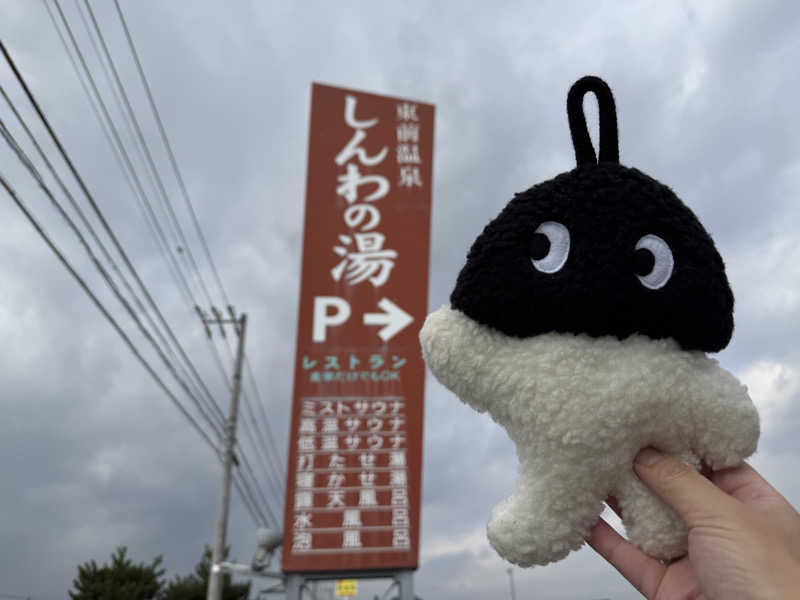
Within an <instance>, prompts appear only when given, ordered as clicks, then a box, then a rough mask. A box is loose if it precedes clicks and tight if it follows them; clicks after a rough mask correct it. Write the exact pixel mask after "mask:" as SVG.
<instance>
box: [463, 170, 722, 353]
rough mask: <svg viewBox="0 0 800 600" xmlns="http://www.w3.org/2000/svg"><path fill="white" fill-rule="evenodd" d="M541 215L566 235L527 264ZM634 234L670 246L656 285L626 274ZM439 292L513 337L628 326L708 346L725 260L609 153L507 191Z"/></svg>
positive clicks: (672, 199) (716, 334)
mask: <svg viewBox="0 0 800 600" xmlns="http://www.w3.org/2000/svg"><path fill="white" fill-rule="evenodd" d="M546 221H555V222H557V223H560V224H561V225H563V226H564V227H565V228H566V230H567V231H568V232H569V236H570V238H571V244H570V248H569V254H568V256H567V258H566V263H565V264H564V265H563V268H561V269H560V270H558V272H555V273H541V272H538V271H537V270H536V269H534V268H533V267H532V266H531V255H532V253H533V252H536V251H537V250H539V249H538V248H536V247H533V248H532V247H531V246H532V243H533V242H536V241H537V240H536V236H535V235H534V231H535V230H536V228H537V226H538V225H540V224H541V223H543V222H546ZM646 235H656V236H659V237H660V238H663V239H664V240H665V241H666V243H667V244H668V245H669V247H670V249H671V251H672V254H673V256H674V272H673V273H672V276H671V277H670V278H669V281H668V282H667V283H666V285H664V287H663V288H661V289H658V290H652V289H648V288H647V287H645V286H644V285H642V284H641V283H640V281H639V280H638V279H637V277H636V271H637V266H638V265H637V261H636V259H637V255H636V244H637V241H638V240H640V239H641V238H642V237H643V236H646ZM545 244H546V242H545ZM545 250H546V247H545ZM450 302H451V304H452V306H453V307H454V308H458V309H459V310H461V311H463V312H464V313H466V314H467V315H469V316H470V317H471V318H472V319H473V320H475V321H478V322H479V323H483V324H484V325H488V326H490V327H493V328H495V329H498V330H500V331H502V332H503V333H506V334H508V335H513V336H517V337H527V336H531V335H537V334H540V333H546V332H550V331H555V332H558V333H587V334H589V335H592V336H603V335H613V336H617V337H619V338H620V339H622V338H625V337H627V336H629V335H631V334H634V333H640V334H643V335H647V336H649V337H651V338H667V337H669V338H672V339H674V340H676V341H677V342H678V343H679V344H680V345H681V346H682V347H683V348H685V349H688V350H704V351H706V352H717V351H719V350H721V349H722V348H724V347H725V346H726V345H727V344H728V341H729V340H730V338H731V334H732V332H733V294H732V293H731V289H730V286H729V285H728V279H727V277H726V276H725V266H724V264H723V262H722V258H721V257H720V255H719V253H718V252H717V249H716V248H715V246H714V242H713V241H712V240H711V237H710V236H709V235H708V233H707V232H706V231H705V229H704V228H703V226H702V225H701V224H700V221H698V219H697V217H695V215H694V214H693V213H692V211H691V210H689V208H687V207H686V205H685V204H683V202H681V201H680V199H679V198H678V197H677V196H676V195H675V194H674V193H673V191H672V190H670V189H669V188H668V187H667V186H665V185H663V184H662V183H660V182H658V181H656V180H655V179H653V178H652V177H649V176H648V175H645V174H644V173H642V172H641V171H638V170H636V169H632V168H629V167H625V166H622V165H620V164H612V163H603V164H594V165H585V166H581V167H578V168H576V169H573V170H572V171H569V172H568V173H562V174H561V175H558V176H557V177H555V178H553V179H551V180H549V181H545V182H543V183H540V184H538V185H535V186H533V187H531V188H530V189H528V190H526V191H524V192H522V193H519V194H517V195H516V196H515V197H514V198H513V199H512V200H511V201H510V202H509V203H508V205H507V206H506V207H505V208H504V209H503V211H502V212H501V213H500V215H499V216H498V217H497V218H495V219H494V220H493V221H492V222H491V223H489V224H488V225H487V226H486V228H485V229H484V230H483V232H482V233H481V234H480V235H479V236H478V238H477V239H476V240H475V243H474V244H473V245H472V249H471V250H470V251H469V255H468V256H467V263H466V265H464V268H463V269H462V270H461V273H460V274H459V276H458V281H457V282H456V286H455V289H454V290H453V293H452V295H451V297H450Z"/></svg>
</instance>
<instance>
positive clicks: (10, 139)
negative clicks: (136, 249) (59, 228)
mask: <svg viewBox="0 0 800 600" xmlns="http://www.w3.org/2000/svg"><path fill="white" fill-rule="evenodd" d="M0 43H1V42H0ZM0 135H2V137H3V138H4V139H5V140H6V143H8V145H9V147H11V149H12V150H14V152H15V153H16V154H17V157H18V158H19V160H20V162H22V164H23V165H24V166H25V167H26V168H27V169H28V171H29V172H30V174H31V176H32V177H33V178H34V180H35V181H36V182H37V183H38V184H39V187H40V188H41V189H42V191H44V193H45V195H46V196H47V197H48V199H49V200H50V202H51V203H52V204H53V206H55V208H56V210H57V211H58V213H59V214H60V215H61V217H62V218H63V219H64V220H65V221H66V222H67V225H68V226H69V227H70V229H71V230H72V231H73V233H74V234H75V235H76V237H77V238H78V241H79V242H80V244H81V246H83V248H84V250H86V252H87V254H88V255H89V258H90V259H91V260H92V262H93V263H94V265H95V267H96V268H97V270H98V271H99V272H100V275H101V276H102V277H103V279H104V280H105V281H106V283H107V284H108V286H109V288H111V291H112V292H113V293H114V295H115V296H116V298H117V299H118V300H119V301H120V302H121V303H122V305H123V307H124V308H125V310H126V311H127V312H128V314H129V315H130V317H131V318H132V319H133V320H134V322H135V323H136V325H137V327H138V328H139V330H140V332H141V333H142V335H144V336H145V338H146V339H147V341H148V342H150V344H151V345H152V346H153V348H154V349H155V350H156V352H157V353H158V355H159V357H160V358H161V360H162V362H164V364H165V365H166V367H167V369H168V370H169V371H170V373H171V374H172V376H173V377H174V378H175V380H176V381H177V382H178V384H179V385H181V387H182V388H183V389H184V391H185V392H186V394H187V395H188V396H189V397H190V399H191V400H192V401H193V402H194V403H195V406H196V407H197V409H198V411H199V412H200V414H201V415H203V417H204V418H205V419H206V421H207V422H210V421H209V418H208V415H207V414H206V412H205V410H203V408H202V406H201V405H200V404H199V403H198V402H197V399H196V398H194V396H192V394H191V393H190V391H189V389H188V388H187V387H186V383H185V382H184V381H183V380H182V379H181V378H180V377H179V376H178V373H177V372H176V371H175V367H174V365H173V364H172V363H171V362H170V361H169V359H168V358H167V357H166V355H165V354H164V352H163V350H162V349H161V347H160V346H159V345H158V343H157V342H156V341H155V340H154V339H153V337H152V336H151V335H150V332H149V331H148V330H147V328H146V327H144V325H143V324H142V322H141V321H140V320H139V318H138V317H137V316H136V312H135V311H134V310H133V308H132V307H131V305H130V304H129V303H128V301H127V300H126V299H125V298H124V297H123V296H122V294H121V293H120V291H119V288H118V287H117V285H116V284H115V283H114V281H113V280H112V279H111V277H110V275H109V274H108V271H106V269H105V267H103V265H102V264H101V263H100V261H99V260H98V258H97V256H96V255H95V254H94V252H93V251H92V249H91V247H90V246H89V244H88V242H87V241H86V238H85V237H84V236H83V234H82V233H81V232H80V230H79V229H78V227H77V226H76V225H75V222H74V221H73V220H72V218H71V217H70V216H69V215H68V214H67V213H66V211H65V210H64V207H63V206H61V204H60V203H59V202H58V200H57V199H56V198H55V196H54V195H53V193H52V192H51V191H50V188H48V187H47V184H46V183H45V182H44V179H42V176H41V174H40V173H39V172H38V170H37V169H36V166H35V165H34V164H33V163H32V162H31V160H30V158H28V156H27V155H26V154H25V151H24V150H23V149H22V148H21V147H20V146H19V144H18V143H17V141H16V140H15V139H14V136H13V135H12V134H11V132H10V131H8V129H7V128H6V126H5V123H4V122H3V120H2V119H0ZM4 187H7V186H4ZM115 323H116V322H115ZM165 389H166V388H165ZM175 401H176V402H177V398H175ZM178 405H179V406H180V408H181V409H182V412H183V413H184V415H185V416H187V417H190V415H189V412H188V411H186V410H185V408H184V407H183V405H182V404H180V403H179V402H178ZM191 420H192V423H193V424H194V425H197V422H196V421H194V419H193V418H192V419H191ZM197 427H198V429H199V425H197ZM212 429H213V427H212ZM203 435H204V437H205V438H206V439H207V440H208V442H209V443H211V447H212V448H214V449H215V450H216V445H215V444H214V443H213V442H211V439H210V438H208V436H207V434H206V433H205V432H203Z"/></svg>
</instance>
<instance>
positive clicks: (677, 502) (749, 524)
mask: <svg viewBox="0 0 800 600" xmlns="http://www.w3.org/2000/svg"><path fill="white" fill-rule="evenodd" d="M634 471H635V472H636V474H637V475H638V476H639V478H640V479H641V480H642V482H643V483H644V484H645V485H647V487H649V488H650V489H651V490H652V491H653V492H654V493H655V494H656V495H658V496H659V497H660V498H661V499H662V500H663V501H664V502H666V503H667V504H668V505H670V506H671V507H672V508H674V509H675V511H677V513H678V514H679V515H680V516H681V518H682V519H683V520H684V521H685V523H686V525H687V526H688V528H689V553H688V555H687V556H685V557H683V558H681V559H678V560H674V561H671V562H670V563H668V564H665V563H662V562H661V561H658V560H656V559H654V558H651V557H649V556H647V555H646V554H644V553H643V552H642V551H641V550H639V549H638V548H637V547H636V546H634V545H633V544H631V543H630V542H628V541H627V540H625V538H623V537H622V536H621V535H619V534H618V533H617V532H616V531H614V529H612V528H611V526H610V525H608V523H606V522H605V521H604V520H603V519H600V521H599V522H598V523H597V524H596V525H595V526H594V527H593V528H592V531H591V535H590V538H589V540H588V542H589V545H590V546H591V547H592V548H594V549H595V550H596V551H597V552H598V554H600V555H601V556H602V557H603V558H605V559H606V560H607V561H608V562H609V563H611V565H612V566H614V568H616V569H617V570H618V571H619V572H620V573H621V574H622V576H623V577H625V578H626V579H627V580H628V581H630V582H631V584H633V585H634V586H635V587H636V589H637V590H639V591H640V592H641V593H642V595H644V596H645V597H646V598H649V599H651V600H678V599H681V600H683V599H686V598H703V599H706V600H717V599H720V600H722V599H724V600H736V599H755V598H758V599H761V598H764V599H767V598H769V599H772V598H775V599H779V598H780V599H787V598H800V515H798V513H797V511H795V509H794V508H792V506H791V505H790V504H789V503H788V502H787V501H786V500H785V499H784V498H783V496H781V495H780V494H779V493H778V492H777V491H776V490H775V489H774V488H773V487H772V486H771V485H769V484H768V483H767V482H766V481H765V480H764V479H763V478H762V477H761V476H760V475H759V474H758V473H756V471H755V470H754V469H753V468H752V467H750V466H749V465H747V464H743V465H741V466H739V467H735V468H732V469H725V470H722V471H717V472H715V473H713V474H712V475H711V480H710V481H709V480H708V479H706V478H705V477H703V476H702V475H701V474H699V473H697V472H696V471H695V470H694V469H692V468H691V467H689V466H688V465H685V464H684V463H682V462H680V461H678V460H676V459H674V458H672V457H670V456H663V455H661V454H660V453H658V452H656V451H655V450H652V449H650V448H646V449H645V450H642V451H641V452H640V453H639V454H638V456H637V457H636V462H635V464H634ZM611 504H612V505H613V502H612V503H611Z"/></svg>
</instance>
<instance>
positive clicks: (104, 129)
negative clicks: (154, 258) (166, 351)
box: [43, 0, 192, 305]
mask: <svg viewBox="0 0 800 600" xmlns="http://www.w3.org/2000/svg"><path fill="white" fill-rule="evenodd" d="M43 1H44V7H45V9H47V15H48V16H49V17H50V22H51V23H52V24H53V29H55V30H56V33H57V34H58V39H59V40H61V45H62V46H63V48H64V53H65V54H66V55H67V57H68V58H69V61H70V63H71V64H72V68H73V70H74V71H75V75H76V76H77V78H78V82H80V84H81V88H82V89H83V93H84V94H85V95H86V98H87V99H88V100H89V106H90V107H91V109H92V112H93V113H94V116H95V118H96V119H97V122H98V123H99V124H100V130H101V131H102V132H103V137H105V139H106V142H107V143H108V145H109V146H110V147H111V150H112V152H111V153H112V155H113V156H114V160H115V161H116V163H117V166H118V167H119V169H120V171H121V172H122V174H123V175H124V177H125V182H126V183H127V184H128V188H129V189H130V190H131V193H132V194H133V196H134V198H135V199H136V203H137V206H138V208H139V210H140V211H141V215H142V219H143V220H144V223H145V225H146V226H147V229H148V231H149V232H150V236H151V237H152V238H153V240H154V241H155V243H156V247H157V248H158V250H159V252H160V253H161V258H162V259H163V260H164V263H165V264H166V265H167V270H168V271H169V273H170V275H171V276H172V279H173V280H174V281H175V283H176V286H177V288H178V290H179V291H180V292H181V293H182V294H183V295H184V298H185V299H186V301H187V302H188V303H189V304H190V305H191V304H192V298H191V296H190V295H189V294H188V292H187V291H186V290H185V289H184V287H183V286H182V285H181V282H180V278H179V275H178V274H177V273H176V272H175V267H174V266H173V264H172V262H170V260H169V256H168V255H167V252H168V250H169V249H168V248H165V247H164V244H163V243H162V241H161V239H160V238H159V237H158V232H157V231H156V226H155V225H154V224H153V223H152V222H151V219H150V215H149V214H148V212H147V209H146V208H145V201H144V200H143V199H142V198H141V197H140V196H139V193H138V191H137V189H136V186H135V184H134V181H133V178H132V177H131V174H130V173H129V172H128V169H126V168H125V165H124V163H123V159H122V154H121V152H120V150H119V148H117V146H116V144H115V143H114V140H113V139H112V137H111V132H110V130H109V126H108V124H106V122H105V120H104V119H103V116H102V115H101V114H100V108H98V100H97V99H95V97H94V96H93V95H92V93H91V92H90V91H89V88H88V86H87V84H86V82H85V81H84V77H85V76H84V75H83V74H82V73H81V70H80V67H79V66H78V63H77V62H76V60H75V57H74V56H73V55H72V52H70V49H69V44H68V43H67V40H66V38H65V37H64V35H63V34H62V33H61V29H60V28H59V26H58V23H57V22H56V18H55V15H53V11H52V10H50V5H49V4H48V2H47V0H43ZM100 102H102V99H100Z"/></svg>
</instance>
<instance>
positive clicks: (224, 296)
mask: <svg viewBox="0 0 800 600" xmlns="http://www.w3.org/2000/svg"><path fill="white" fill-rule="evenodd" d="M114 5H115V6H116V8H117V14H118V15H119V20H120V23H122V29H123V31H124V32H125V38H126V39H127V40H128V46H129V47H130V49H131V54H132V55H133V60H134V62H135V63H136V69H137V71H138V72H139V77H140V79H141V80H142V84H143V85H144V90H145V93H146V94H147V100H148V102H149V103H150V108H151V110H152V111H153V116H154V117H155V121H156V125H157V127H158V132H159V134H160V136H161V141H162V142H163V143H164V147H165V148H166V150H167V155H168V156H169V160H170V164H171V165H172V170H173V171H174V172H175V178H176V179H177V180H178V187H179V188H180V190H181V194H182V195H183V199H184V201H185V203H186V207H187V208H188V210H189V214H190V215H191V216H192V223H193V224H194V228H195V231H196V232H197V237H198V238H199V239H200V243H201V244H202V247H203V251H204V252H205V255H206V259H207V260H208V264H209V265H210V266H211V272H212V273H213V275H214V279H215V280H216V283H217V287H218V288H219V291H220V294H221V295H222V299H223V300H224V302H225V306H230V304H231V303H230V301H229V300H228V296H227V294H226V293H225V288H224V287H223V285H222V280H221V279H220V277H219V273H218V272H217V267H216V266H215V265H214V261H213V259H212V258H211V251H210V250H209V249H208V243H207V242H206V238H205V235H203V230H202V228H201V227H200V221H199V220H198V218H197V213H196V212H195V210H194V206H193V204H192V201H191V199H190V198H189V192H188V190H187V188H186V184H185V183H184V181H183V176H182V175H181V170H180V168H179V167H178V161H177V159H176V158H175V153H174V152H173V151H172V145H171V144H170V143H169V138H168V137H167V131H166V129H165V128H164V123H163V122H162V121H161V115H160V114H159V112H158V108H157V107H156V103H155V100H154V99H153V94H152V92H151V90H150V84H149V83H148V82H147V77H146V76H145V74H144V69H143V68H142V63H141V61H140V60H139V53H138V52H137V51H136V45H135V44H134V43H133V37H132V36H131V32H130V30H129V29H128V24H127V23H126V21H125V17H124V15H123V14H122V9H121V8H120V5H119V2H118V0H114Z"/></svg>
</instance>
